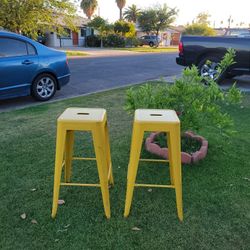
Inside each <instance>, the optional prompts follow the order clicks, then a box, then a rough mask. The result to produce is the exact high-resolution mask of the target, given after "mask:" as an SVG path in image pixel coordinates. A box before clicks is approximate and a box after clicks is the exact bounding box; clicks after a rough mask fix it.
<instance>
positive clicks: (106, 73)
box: [0, 50, 182, 112]
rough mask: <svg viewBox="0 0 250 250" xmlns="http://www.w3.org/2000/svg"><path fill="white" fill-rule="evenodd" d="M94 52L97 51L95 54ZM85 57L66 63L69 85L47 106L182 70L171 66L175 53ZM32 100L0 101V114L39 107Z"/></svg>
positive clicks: (109, 53) (176, 73)
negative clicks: (68, 72) (68, 70)
mask: <svg viewBox="0 0 250 250" xmlns="http://www.w3.org/2000/svg"><path fill="white" fill-rule="evenodd" d="M97 52H98V51H97ZM97 52H94V51H92V53H93V54H92V55H90V56H88V57H80V58H79V57H78V58H76V57H74V58H71V59H69V67H70V71H71V80H70V83H69V84H67V85H66V86H64V87H63V88H62V89H61V90H60V91H57V92H56V95H55V96H54V97H53V98H52V100H51V101H50V102H53V101H56V100H60V99H65V98H69V97H75V96H80V95H86V94H90V93H93V92H100V91H103V90H107V89H113V88H119V87H122V86H128V85H133V84H137V83H140V82H144V81H148V80H153V79H157V78H160V77H171V76H175V75H179V74H180V72H181V69H182V67H179V66H177V65H176V63H175V57H176V55H177V54H176V53H169V54H168V53H138V52H129V53H127V51H116V50H112V52H111V51H109V50H103V51H100V52H99V54H98V53H97ZM40 103H41V102H37V101H34V100H33V98H32V97H19V98H15V99H9V100H2V101H0V112H3V111H8V110H12V109H18V108H22V107H26V106H32V105H37V104H40Z"/></svg>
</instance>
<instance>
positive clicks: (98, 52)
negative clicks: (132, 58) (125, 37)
mask: <svg viewBox="0 0 250 250" xmlns="http://www.w3.org/2000/svg"><path fill="white" fill-rule="evenodd" d="M54 49H57V50H64V51H65V50H70V51H81V52H84V53H86V54H88V56H91V57H105V56H126V55H133V54H136V55H138V53H140V52H135V51H127V50H116V49H106V48H102V49H101V48H85V47H63V48H58V47H56V48H54ZM140 54H142V53H140Z"/></svg>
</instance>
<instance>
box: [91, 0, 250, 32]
mask: <svg viewBox="0 0 250 250" xmlns="http://www.w3.org/2000/svg"><path fill="white" fill-rule="evenodd" d="M157 3H158V4H164V3H166V4H167V5H168V6H169V7H171V8H173V7H177V9H179V13H178V17H177V19H176V21H175V24H176V25H186V24H187V23H191V22H192V20H193V19H194V18H195V17H196V16H197V14H199V13H200V12H208V13H209V14H210V15H211V18H210V22H211V26H214V25H215V27H221V26H223V27H225V26H226V24H227V20H228V18H229V16H230V15H231V16H232V19H233V23H232V25H231V27H237V26H236V25H237V24H238V25H239V24H240V23H241V22H244V24H243V25H242V27H249V24H250V15H249V9H250V1H249V0H237V1H230V0H209V1H205V0H203V1H201V0H167V1H166V0H127V1H126V6H125V8H126V7H128V6H131V5H132V4H135V5H136V6H137V7H138V8H141V9H143V8H147V7H150V6H154V5H156V4H157ZM98 5H99V8H98V10H97V11H96V12H95V14H96V15H97V14H98V13H100V16H101V17H103V18H104V19H108V20H109V21H110V22H114V21H116V20H117V19H118V18H119V9H118V8H117V5H116V2H115V0H98ZM221 21H223V25H222V24H221Z"/></svg>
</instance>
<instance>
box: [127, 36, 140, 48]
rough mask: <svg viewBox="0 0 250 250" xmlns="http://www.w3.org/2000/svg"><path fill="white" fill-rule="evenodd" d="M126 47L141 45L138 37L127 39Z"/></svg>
mask: <svg viewBox="0 0 250 250" xmlns="http://www.w3.org/2000/svg"><path fill="white" fill-rule="evenodd" d="M125 45H126V47H138V46H139V45H140V41H139V39H138V38H137V37H132V38H126V44H125Z"/></svg>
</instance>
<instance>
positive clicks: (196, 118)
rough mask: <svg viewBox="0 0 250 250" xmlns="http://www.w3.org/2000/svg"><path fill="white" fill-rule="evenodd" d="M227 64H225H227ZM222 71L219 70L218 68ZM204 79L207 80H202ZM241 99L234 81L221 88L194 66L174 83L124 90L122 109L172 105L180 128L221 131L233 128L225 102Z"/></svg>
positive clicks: (227, 103) (224, 131)
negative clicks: (224, 107) (210, 128)
mask: <svg viewBox="0 0 250 250" xmlns="http://www.w3.org/2000/svg"><path fill="white" fill-rule="evenodd" d="M233 56H234V54H233V53H232V51H229V52H228V53H227V55H226V56H225V57H224V59H223V60H224V61H222V62H221V63H220V64H219V67H221V65H223V67H226V66H225V60H226V61H227V62H229V61H231V63H232V60H229V59H230V58H232V57H233ZM228 66H229V65H227V67H228ZM220 71H221V70H220ZM204 81H206V83H207V84H203V82H204ZM240 102H241V92H240V91H239V90H238V89H237V88H236V87H235V85H233V86H232V87H231V88H230V90H229V91H227V92H224V91H222V90H221V89H220V87H219V86H218V85H217V83H216V82H215V81H213V80H212V79H204V78H203V77H201V76H200V75H199V73H198V69H197V68H196V67H195V66H192V67H191V68H186V69H185V70H183V72H182V76H181V77H180V78H179V79H177V80H175V82H174V84H172V85H171V84H168V83H167V82H165V81H163V80H162V83H161V84H157V85H153V84H146V85H142V86H140V87H138V88H130V89H129V90H128V91H127V98H126V105H125V109H126V110H127V111H128V112H134V111H135V110H136V109H138V108H145V109H173V110H175V111H177V113H178V114H179V118H180V120H181V130H182V132H185V131H187V130H192V131H194V132H197V131H199V130H200V129H201V128H204V127H212V128H216V129H218V130H219V131H220V133H221V134H223V135H229V134H230V133H232V132H233V121H232V119H231V117H230V116H229V115H228V114H227V113H225V112H223V110H222V106H223V105H224V104H226V105H229V104H231V105H232V104H238V103H240Z"/></svg>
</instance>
